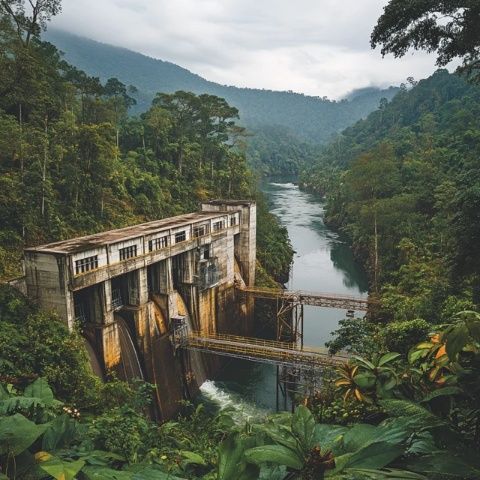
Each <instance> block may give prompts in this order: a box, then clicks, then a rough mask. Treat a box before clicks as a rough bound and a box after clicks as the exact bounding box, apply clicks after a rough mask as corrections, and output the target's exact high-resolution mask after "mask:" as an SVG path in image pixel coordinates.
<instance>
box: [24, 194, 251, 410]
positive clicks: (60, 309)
mask: <svg viewBox="0 0 480 480" xmlns="http://www.w3.org/2000/svg"><path fill="white" fill-rule="evenodd" d="M255 242H256V206H255V203H254V202H252V201H211V202H207V203H203V204H202V205H201V208H200V211H198V212H195V213H189V214H185V215H179V216H176V217H172V218H166V219H162V220H156V221H153V222H148V223H143V224H140V225H135V226H131V227H126V228H121V229H117V230H111V231H108V232H103V233H98V234H95V235H89V236H85V237H80V238H74V239H70V240H65V241H60V242H55V243H50V244H47V245H41V246H38V247H34V248H28V249H26V250H25V283H26V292H27V295H28V296H29V297H30V298H31V299H33V300H34V301H36V302H37V303H38V304H39V306H40V307H42V308H44V309H47V310H54V311H56V312H57V313H58V315H59V316H60V318H61V319H63V320H64V321H65V322H66V323H67V324H68V326H69V328H70V329H73V328H74V326H75V325H77V326H78V328H80V330H81V331H82V333H83V336H84V337H85V342H86V345H87V349H88V351H89V355H90V360H91V363H92V365H93V367H94V370H95V371H96V372H97V373H98V374H99V375H100V376H104V375H106V374H107V373H108V372H110V371H114V372H116V374H117V375H118V376H119V377H120V378H122V379H124V380H130V379H132V378H134V377H140V378H143V379H145V380H146V381H149V382H151V383H155V384H156V385H157V391H156V400H157V401H156V408H155V412H154V413H155V415H156V416H157V417H158V418H161V419H166V418H169V417H171V416H172V415H173V414H174V413H175V412H176V410H177V405H178V401H179V400H181V399H182V398H185V397H186V396H194V395H195V394H196V392H197V390H198V387H199V385H201V383H202V382H203V381H204V379H205V377H206V375H207V372H208V371H212V370H215V368H217V367H218V363H219V362H220V361H221V360H219V359H218V358H215V357H208V358H203V356H202V355H201V354H199V353H195V352H193V353H192V352H190V353H189V352H178V353H177V354H175V351H174V347H173V345H172V342H171V335H172V332H173V328H172V327H173V326H174V325H175V323H179V322H182V323H183V324H186V325H187V326H188V328H190V329H192V330H196V331H202V332H206V333H234V334H237V335H242V334H243V335H245V334H247V333H248V332H249V331H250V330H251V327H252V315H253V300H252V299H250V300H249V299H248V298H247V297H246V296H245V295H242V293H241V291H240V290H238V289H235V285H237V286H247V287H249V286H253V285H254V282H255V263H256V246H255Z"/></svg>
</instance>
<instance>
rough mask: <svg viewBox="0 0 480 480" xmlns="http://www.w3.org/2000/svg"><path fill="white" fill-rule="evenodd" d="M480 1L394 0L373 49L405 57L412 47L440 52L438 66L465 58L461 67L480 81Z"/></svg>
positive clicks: (374, 36) (374, 35) (375, 35)
mask: <svg viewBox="0 0 480 480" xmlns="http://www.w3.org/2000/svg"><path fill="white" fill-rule="evenodd" d="M479 24H480V3H479V2H478V1H476V0H461V1H458V0H446V1H444V0H422V1H414V2H407V1H405V0H390V1H389V3H388V4H387V6H386V7H385V8H384V12H383V14H382V15H381V16H380V18H379V19H378V22H377V25H376V26H375V28H374V30H373V32H372V36H371V45H372V48H376V47H377V46H379V45H381V46H382V50H381V52H382V55H386V54H388V53H393V55H394V56H395V57H403V56H404V55H405V54H406V53H407V51H408V49H409V48H414V49H415V50H426V51H427V52H436V53H437V65H438V66H445V65H447V64H448V63H449V62H450V61H452V60H453V59H455V58H461V59H463V66H462V67H461V69H460V70H462V71H466V72H467V73H469V74H471V75H472V78H473V79H475V81H477V82H478V81H480V28H478V25H479Z"/></svg>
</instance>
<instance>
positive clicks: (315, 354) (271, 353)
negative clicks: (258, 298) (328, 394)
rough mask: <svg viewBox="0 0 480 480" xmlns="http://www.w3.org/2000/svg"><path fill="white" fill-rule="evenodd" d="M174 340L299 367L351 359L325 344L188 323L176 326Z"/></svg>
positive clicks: (187, 345) (177, 344)
mask: <svg viewBox="0 0 480 480" xmlns="http://www.w3.org/2000/svg"><path fill="white" fill-rule="evenodd" d="M173 341H174V345H175V347H176V348H183V349H187V350H197V351H201V352H204V353H213V354H216V355H223V356H228V357H235V358H241V359H244V360H253V361H257V362H264V363H272V364H275V365H281V366H288V367H294V368H296V369H298V370H310V371H312V370H319V369H322V368H325V367H327V366H335V365H341V364H343V363H346V362H347V361H348V357H347V356H346V355H329V354H328V352H327V350H326V349H324V348H318V349H313V348H300V347H299V346H298V345H296V344H295V343H291V342H280V341H276V340H263V339H259V338H251V337H240V336H236V335H227V334H219V333H217V334H212V333H205V332H194V331H193V332H192V331H188V329H187V328H186V326H179V327H177V328H176V329H175V330H174V335H173Z"/></svg>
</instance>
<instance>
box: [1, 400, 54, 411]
mask: <svg viewBox="0 0 480 480" xmlns="http://www.w3.org/2000/svg"><path fill="white" fill-rule="evenodd" d="M44 405H45V404H44V403H43V401H42V400H41V399H39V398H35V397H10V398H6V399H5V400H1V401H0V415H10V414H12V413H15V412H16V411H18V410H31V409H33V408H36V407H38V406H40V407H42V406H44Z"/></svg>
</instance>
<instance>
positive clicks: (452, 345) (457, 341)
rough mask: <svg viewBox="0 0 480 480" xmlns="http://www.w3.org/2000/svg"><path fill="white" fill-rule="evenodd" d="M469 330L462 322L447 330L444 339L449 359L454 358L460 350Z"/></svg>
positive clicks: (466, 339)
mask: <svg viewBox="0 0 480 480" xmlns="http://www.w3.org/2000/svg"><path fill="white" fill-rule="evenodd" d="M468 337H469V331H468V328H467V326H466V325H465V324H464V323H459V324H458V325H455V326H454V327H453V328H452V329H451V330H449V331H447V333H446V334H445V336H444V339H445V340H446V345H445V346H446V350H447V355H448V358H449V359H450V360H455V359H456V358H457V355H458V354H459V353H460V352H461V351H462V349H463V347H465V345H466V344H467V342H468Z"/></svg>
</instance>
